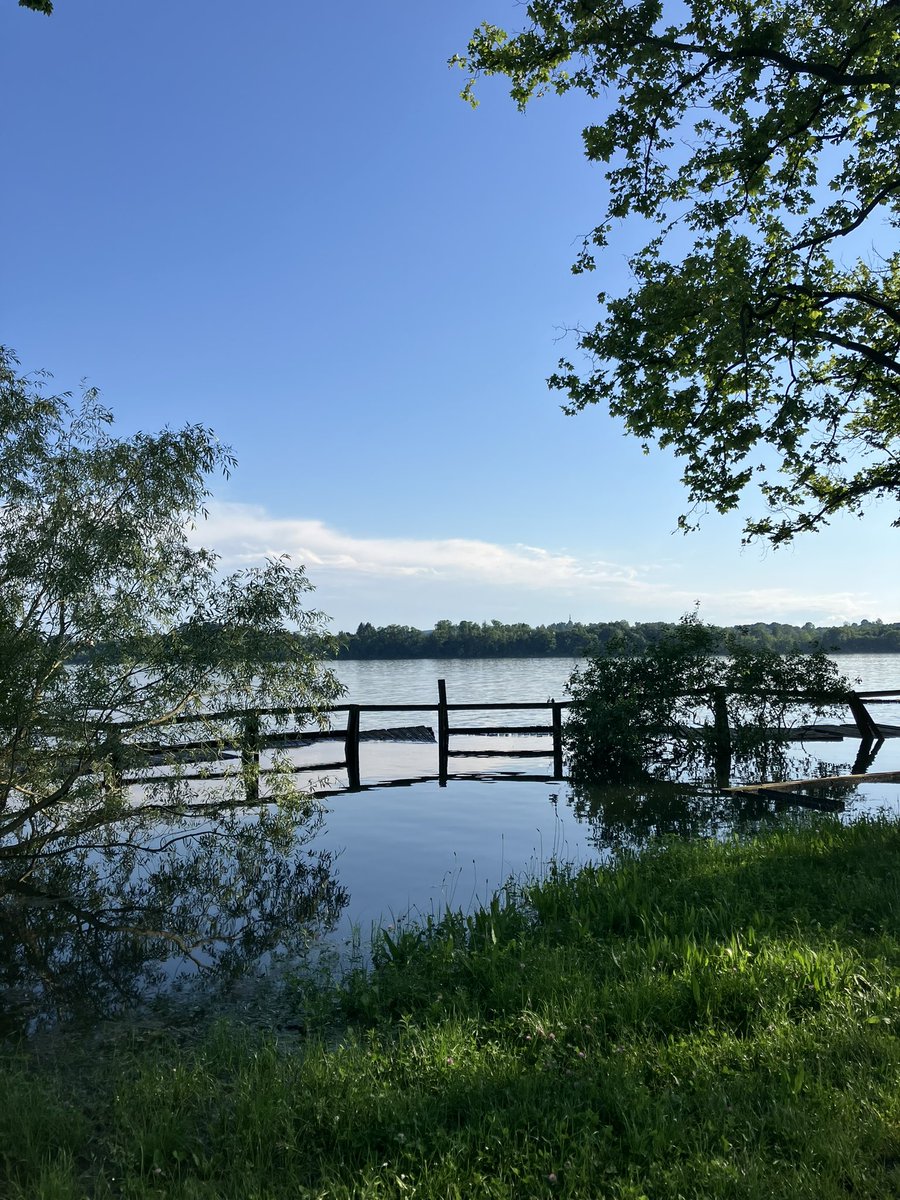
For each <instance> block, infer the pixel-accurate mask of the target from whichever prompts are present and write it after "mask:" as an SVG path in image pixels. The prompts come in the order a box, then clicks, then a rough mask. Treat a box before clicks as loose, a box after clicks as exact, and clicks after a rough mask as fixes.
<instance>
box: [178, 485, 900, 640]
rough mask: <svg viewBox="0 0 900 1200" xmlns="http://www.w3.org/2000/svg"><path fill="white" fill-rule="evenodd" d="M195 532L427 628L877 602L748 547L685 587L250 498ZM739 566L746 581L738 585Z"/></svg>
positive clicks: (352, 610) (657, 577) (824, 610)
mask: <svg viewBox="0 0 900 1200" xmlns="http://www.w3.org/2000/svg"><path fill="white" fill-rule="evenodd" d="M192 538H193V539H194V540H195V541H196V542H197V543H200V544H203V545H206V546H209V547H210V548H211V549H214V550H216V551H217V552H218V553H219V554H220V555H221V560H222V565H223V567H225V568H227V569H234V568H238V567H242V566H252V565H255V564H258V563H260V562H262V561H263V559H265V558H266V557H268V556H273V555H281V554H287V555H289V556H290V558H291V560H292V561H293V562H295V563H303V564H305V565H306V567H307V570H308V573H309V576H310V578H311V580H312V582H313V583H314V584H315V585H316V587H317V589H318V591H319V597H318V599H319V601H320V603H321V604H322V606H323V607H325V608H326V609H327V611H329V612H331V613H332V615H333V616H334V617H335V618H336V619H337V620H338V621H340V622H343V623H346V624H347V625H348V626H349V625H350V624H351V623H353V622H355V621H358V620H366V619H368V620H375V621H377V622H380V623H387V622H389V621H398V622H402V623H414V624H419V625H420V626H421V627H425V626H427V625H429V624H431V623H432V622H433V621H434V620H435V619H436V618H437V617H439V616H450V617H452V618H453V619H461V618H463V617H478V616H479V614H481V615H482V616H484V615H485V609H486V608H487V607H489V608H490V610H491V611H490V613H489V614H487V615H502V616H503V617H504V619H509V620H524V621H528V622H530V623H532V624H538V623H539V622H541V621H554V620H560V619H563V618H564V617H565V616H566V615H568V614H570V613H571V614H573V615H575V616H576V617H577V618H580V619H583V620H607V619H617V618H619V617H625V618H627V619H629V620H656V619H666V620H668V619H672V618H673V617H676V616H678V615H679V614H680V613H682V612H684V611H686V610H687V609H689V608H690V607H692V605H693V604H694V602H695V601H698V600H699V601H700V605H701V612H702V615H703V616H704V617H705V618H706V619H707V620H712V621H720V622H723V623H728V624H730V623H733V622H741V621H745V622H752V621H788V622H803V621H806V620H811V621H814V622H817V623H822V624H828V623H832V622H841V621H845V620H855V619H858V618H860V617H866V616H868V617H872V616H874V615H878V612H879V609H880V608H882V607H883V604H881V605H880V604H879V603H878V600H877V599H876V598H874V597H873V596H872V594H870V593H869V592H862V591H850V590H843V591H823V590H820V589H817V588H816V586H815V583H812V582H811V583H807V581H806V580H803V584H804V586H801V587H791V586H787V585H786V584H785V571H784V567H785V566H786V565H787V564H786V563H785V561H784V560H781V561H780V562H779V563H769V562H760V561H755V562H754V561H748V560H747V559H746V558H744V559H743V560H742V561H736V562H735V563H729V564H728V570H727V574H726V571H725V566H726V564H725V563H723V561H722V560H721V558H720V557H717V558H710V560H709V563H708V565H707V566H706V567H705V568H697V567H695V568H693V569H692V572H693V579H692V584H693V586H691V587H690V588H686V587H685V586H684V583H683V578H684V572H683V571H682V570H681V569H679V567H678V566H677V564H673V563H671V562H670V563H669V564H667V565H666V566H661V565H659V564H646V563H645V564H630V563H617V562H610V561H608V560H606V559H603V558H587V557H579V556H578V555H576V554H573V553H570V552H567V551H564V550H550V549H547V548H545V547H541V546H533V545H528V544H524V543H521V544H516V545H499V544H496V543H492V542H485V541H479V540H475V539H471V538H445V539H428V538H421V539H416V538H366V537H356V536H354V535H352V534H348V533H344V532H342V531H340V530H336V529H333V528H331V527H330V526H329V525H326V524H325V523H324V522H323V521H319V520H311V519H302V518H283V517H274V516H272V515H271V514H270V513H268V512H267V511H266V510H265V509H264V508H262V507H257V506H253V505H247V504H236V503H225V502H214V503H212V504H211V505H210V508H209V519H208V521H206V522H205V523H204V524H203V525H202V526H201V527H199V528H198V529H197V530H196V531H195V532H194V533H193V534H192ZM669 553H671V549H669ZM767 576H769V577H771V579H772V586H766V583H765V580H766V577H767ZM736 577H737V579H739V578H740V577H745V578H746V579H747V581H748V583H749V584H750V586H749V587H744V588H741V587H738V586H735V584H736V582H737V579H736ZM885 616H886V617H887V614H886V613H885Z"/></svg>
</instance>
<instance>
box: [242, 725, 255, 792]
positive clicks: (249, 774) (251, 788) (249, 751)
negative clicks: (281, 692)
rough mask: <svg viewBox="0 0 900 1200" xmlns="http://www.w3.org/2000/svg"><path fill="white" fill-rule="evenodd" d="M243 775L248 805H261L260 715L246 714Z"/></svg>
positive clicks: (243, 742)
mask: <svg viewBox="0 0 900 1200" xmlns="http://www.w3.org/2000/svg"><path fill="white" fill-rule="evenodd" d="M241 774H242V775H243V776H244V790H245V792H246V795H247V803H248V804H258V803H259V713H258V712H256V711H255V710H251V711H248V712H245V713H244V738H243V741H242V743H241Z"/></svg>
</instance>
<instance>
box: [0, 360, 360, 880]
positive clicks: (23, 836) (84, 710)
mask: <svg viewBox="0 0 900 1200" xmlns="http://www.w3.org/2000/svg"><path fill="white" fill-rule="evenodd" d="M41 382H42V381H41V380H34V379H29V378H26V377H23V376H22V375H20V373H19V370H18V366H17V363H16V360H15V358H14V357H13V355H12V354H11V353H10V352H9V351H6V350H4V351H0V678H2V681H3V686H2V689H0V864H2V863H4V862H5V863H7V864H10V871H11V872H12V875H11V876H10V878H12V877H14V876H15V877H18V876H22V875H23V874H24V875H27V874H28V873H29V872H30V871H32V870H33V866H34V861H35V859H36V858H39V857H40V856H41V855H44V854H46V853H48V852H50V851H51V850H53V849H54V848H56V849H57V850H61V849H63V848H65V847H71V846H72V845H73V844H77V843H79V842H84V841H85V840H86V841H96V840H97V839H98V838H99V837H100V836H101V832H102V831H103V830H104V829H107V828H108V827H110V826H111V825H113V824H115V823H116V822H117V821H120V820H124V819H126V818H127V819H128V820H129V821H131V822H134V821H138V820H140V819H141V817H142V816H143V817H146V819H147V820H161V821H162V820H167V819H169V820H171V819H172V818H173V816H174V815H177V813H178V811H179V809H180V806H183V805H184V804H185V803H187V802H189V801H190V802H194V801H196V799H197V795H196V794H195V793H194V794H192V793H190V792H189V791H188V790H187V789H186V788H182V789H179V780H178V773H177V771H175V772H173V773H171V774H170V777H169V779H168V780H167V781H165V782H162V783H154V782H153V781H152V780H151V779H150V778H147V779H146V781H145V786H143V787H142V788H139V789H137V788H129V787H128V786H127V784H126V783H124V782H122V779H123V775H130V776H132V777H134V776H146V775H147V767H146V761H147V760H146V758H145V757H144V756H142V755H141V754H140V752H139V750H138V747H137V743H140V742H141V740H142V739H144V740H147V739H149V740H150V741H153V742H160V741H163V742H164V741H165V737H166V734H165V730H166V728H167V727H168V725H169V723H170V722H171V721H172V719H173V718H175V717H181V718H184V717H185V716H190V714H191V713H194V712H197V713H199V712H201V711H209V710H212V711H216V710H219V711H224V710H227V709H235V708H237V709H241V708H247V707H254V706H257V705H267V704H268V705H286V706H298V707H299V706H303V705H311V706H314V707H315V706H319V707H321V706H322V705H324V704H326V703H327V702H328V701H329V700H331V699H333V698H334V697H335V696H336V695H337V694H338V693H339V692H340V690H341V689H340V687H339V685H338V684H337V682H336V680H335V679H334V678H333V676H332V675H331V674H330V673H329V672H327V671H323V670H322V669H321V667H320V666H319V665H318V663H317V661H316V659H315V658H314V656H313V655H312V654H311V653H310V651H309V649H308V648H307V647H306V645H305V643H304V640H303V639H302V638H298V637H296V636H295V634H296V633H297V631H299V632H301V633H305V634H312V633H315V632H318V633H321V631H322V618H321V615H320V614H319V613H317V612H315V611H311V610H309V609H307V608H306V606H305V602H306V598H307V594H308V592H309V591H310V588H311V585H310V584H309V581H308V580H307V578H306V576H305V574H304V572H303V569H302V567H293V566H291V565H290V564H289V563H288V562H287V561H285V560H283V559H273V560H272V561H270V562H268V563H267V564H266V565H265V566H264V567H261V568H259V569H252V570H246V571H241V572H239V573H237V574H233V575H226V576H223V575H221V573H220V572H219V571H218V567H217V561H216V556H215V555H214V554H212V553H210V552H209V551H207V550H204V549H202V548H197V547H196V546H194V545H193V544H192V542H191V538H190V537H189V531H190V528H191V527H192V526H193V525H194V524H195V523H196V522H197V521H198V520H200V519H201V518H202V514H203V504H204V500H205V499H206V497H207V495H208V490H207V479H208V477H209V476H210V474H211V473H212V472H214V471H216V470H217V469H223V470H225V471H226V472H227V471H228V469H229V468H230V466H231V465H232V458H231V455H230V453H229V452H228V451H227V450H226V449H225V448H223V447H222V446H220V445H219V443H218V442H217V441H216V439H215V437H214V436H213V434H212V433H211V431H210V430H208V429H206V428H204V427H203V426H199V425H189V426H185V427H184V428H183V429H179V430H169V429H166V430H163V431H162V432H161V433H158V434H146V433H138V434H135V435H134V436H133V437H130V438H117V437H114V436H113V435H112V434H111V432H110V428H109V427H110V424H111V420H112V418H111V415H110V413H109V411H108V410H107V409H105V408H104V407H103V406H102V405H101V403H100V401H99V397H98V396H97V394H96V392H94V391H87V392H86V393H85V394H84V397H83V399H82V401H81V403H80V404H77V405H75V404H73V403H72V402H71V400H70V399H69V398H68V397H67V396H57V395H48V394H47V393H46V391H45V390H44V388H43V387H42V386H41ZM197 726H198V729H202V733H203V736H205V737H206V738H207V739H209V740H212V741H215V740H216V739H222V738H224V737H226V736H229V734H230V736H232V737H233V736H234V727H233V722H232V723H231V724H230V725H229V723H228V721H227V720H226V719H223V720H222V721H221V722H216V721H209V720H203V721H202V722H201V720H200V718H199V717H198V719H197ZM187 729H188V730H189V729H190V726H188V727H187ZM142 764H143V765H142ZM238 783H239V781H235V784H236V785H237V784H238ZM279 790H280V792H281V793H282V794H283V795H284V796H285V798H287V797H288V796H289V795H290V794H291V793H292V788H291V784H290V778H289V777H288V776H287V775H285V776H284V778H283V779H281V781H280V787H279ZM209 798H211V797H209ZM17 873H18V876H17Z"/></svg>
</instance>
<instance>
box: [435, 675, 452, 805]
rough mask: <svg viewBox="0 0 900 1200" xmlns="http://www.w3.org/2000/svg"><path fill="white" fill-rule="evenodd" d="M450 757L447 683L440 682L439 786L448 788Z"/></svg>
mask: <svg viewBox="0 0 900 1200" xmlns="http://www.w3.org/2000/svg"><path fill="white" fill-rule="evenodd" d="M449 756H450V716H449V713H448V712H447V681H446V680H445V679H439V680H438V784H439V785H440V786H441V787H446V786H447V759H448V758H449Z"/></svg>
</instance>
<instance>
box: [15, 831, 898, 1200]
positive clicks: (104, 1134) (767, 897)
mask: <svg viewBox="0 0 900 1200" xmlns="http://www.w3.org/2000/svg"><path fill="white" fill-rule="evenodd" d="M301 993H302V994H301ZM335 1000H337V1001H338V1002H339V1004H338V1005H337V1006H336V1004H335ZM898 1001H900V828H898V826H896V825H893V824H890V823H886V822H876V823H859V824H856V825H853V826H843V825H840V824H838V823H837V822H833V823H831V822H825V823H822V824H820V825H817V826H815V827H813V828H807V829H797V830H783V831H780V832H777V833H773V834H769V835H766V836H765V837H763V838H758V839H753V840H748V841H734V842H731V843H729V844H726V845H722V844H717V843H711V842H710V843H694V844H683V843H678V844H674V843H673V844H671V845H668V846H665V847H662V848H658V849H654V850H651V851H649V852H647V853H645V854H643V855H642V856H640V857H635V858H626V859H623V860H621V861H620V862H619V863H618V864H617V865H616V866H615V867H614V868H611V869H607V868H597V869H594V868H585V869H582V870H579V871H577V872H570V871H567V870H565V869H560V870H556V871H551V872H550V873H549V875H548V876H547V877H546V878H544V879H543V880H542V881H541V882H540V883H536V884H534V885H520V886H517V887H516V888H510V889H509V890H508V891H507V892H506V893H504V894H503V895H501V896H498V897H496V898H495V900H494V901H493V902H492V904H491V905H489V906H488V907H486V908H485V909H483V910H481V911H480V912H478V913H476V914H475V915H473V916H468V917H466V916H463V915H461V914H456V915H450V916H447V917H445V918H444V919H443V920H439V921H438V920H432V921H428V922H425V923H424V924H423V925H420V926H417V927H411V928H406V929H403V930H401V931H400V932H399V933H386V934H385V935H384V937H383V940H382V941H381V942H380V944H379V946H378V947H377V948H376V969H375V971H374V972H373V973H372V974H371V975H367V974H364V973H363V972H361V971H358V972H356V973H353V974H351V975H349V976H348V977H346V978H345V979H344V980H343V981H342V982H341V984H340V986H339V989H338V994H337V996H334V995H322V996H321V997H320V1003H318V1004H315V1003H311V997H310V995H309V992H308V990H307V991H305V992H303V990H302V989H301V988H300V987H299V985H298V992H297V1004H298V1008H299V1007H301V1006H302V1008H303V1010H304V1013H305V1014H306V1018H305V1019H306V1022H307V1025H310V1024H311V1025H312V1026H313V1027H315V1026H316V1025H317V1024H318V1029H317V1030H316V1029H315V1028H314V1030H313V1032H312V1033H311V1034H310V1035H309V1037H308V1038H307V1039H306V1040H305V1041H304V1042H303V1043H302V1044H300V1045H299V1046H298V1045H297V1043H296V1041H294V1042H291V1041H290V1040H289V1039H288V1038H287V1037H285V1036H284V1035H280V1034H279V1032H278V1031H277V1030H273V1031H272V1033H271V1034H270V1035H267V1036H260V1035H259V1034H258V1033H255V1032H251V1031H249V1030H246V1029H242V1028H241V1027H240V1026H239V1025H236V1024H234V1023H230V1024H225V1023H220V1024H218V1025H216V1026H214V1027H213V1028H211V1029H209V1030H207V1031H204V1032H203V1033H202V1035H201V1036H198V1037H196V1038H189V1039H184V1038H182V1039H180V1040H177V1041H176V1040H175V1039H174V1038H173V1039H171V1040H170V1039H167V1038H164V1037H163V1038H160V1037H158V1036H155V1037H153V1038H152V1039H150V1038H142V1037H141V1035H140V1034H139V1033H137V1032H136V1033H135V1035H134V1036H133V1037H132V1038H130V1039H125V1040H124V1041H123V1040H122V1039H118V1040H116V1041H113V1040H111V1039H107V1040H104V1039H103V1038H102V1037H101V1036H98V1037H96V1038H94V1039H93V1040H91V1041H90V1042H89V1043H81V1044H79V1043H74V1042H70V1041H67V1040H66V1039H57V1041H56V1043H55V1045H56V1046H58V1047H59V1050H58V1053H56V1054H55V1055H54V1056H52V1057H50V1056H48V1055H47V1054H46V1052H45V1053H43V1054H40V1055H35V1054H34V1052H26V1051H25V1050H19V1051H16V1052H11V1053H9V1054H8V1055H7V1057H6V1061H5V1064H4V1071H3V1079H2V1081H0V1087H2V1092H0V1096H2V1099H0V1194H2V1195H4V1196H6V1195H9V1196H10V1197H14V1198H16V1200H25V1198H28V1200H32V1198H42V1200H50V1198H54V1200H55V1198H60V1200H62V1198H66V1200H68V1198H69V1197H79V1198H81V1197H103V1198H105V1197H144V1196H156V1197H159V1196H166V1197H179V1198H180V1197H184V1198H191V1200H194V1198H200V1197H202V1198H210V1200H211V1198H213V1197H215V1198H219V1197H227V1198H230V1197H234V1198H235V1200H238V1198H240V1200H244V1198H249V1197H257V1198H259V1200H264V1198H265V1200H269V1198H271V1200H276V1198H277V1200H280V1198H281V1197H285V1198H287V1197H292V1198H293V1197H321V1198H323V1200H324V1198H325V1197H329V1198H340V1197H353V1196H357V1197H369V1196H373V1197H379V1196H396V1197H401V1196H402V1197H435V1198H438V1197H440V1198H444V1197H481V1196H485V1197H535V1196H554V1195H559V1196H571V1197H585V1198H593V1197H614V1198H617V1200H624V1198H626V1197H630V1198H631V1200H637V1198H639V1197H642V1196H646V1197H648V1198H649V1200H657V1198H668V1197H672V1198H675V1197H716V1198H718V1197H763V1196H765V1197H771V1196H778V1197H816V1198H818V1197H824V1198H828V1197H841V1198H842V1200H845V1198H846V1197H847V1196H850V1195H855V1196H865V1197H880V1196H886V1197H887V1196H896V1195H900V1042H898V1036H897V1035H898V1032H900V1029H898V1026H900V1003H898ZM336 1012H338V1013H339V1014H340V1015H341V1018H342V1020H343V1022H344V1023H345V1026H344V1027H343V1029H342V1032H341V1034H340V1036H337V1035H336V1031H335V1028H334V1026H333V1020H334V1015H335V1013H336ZM316 1014H318V1016H316Z"/></svg>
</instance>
